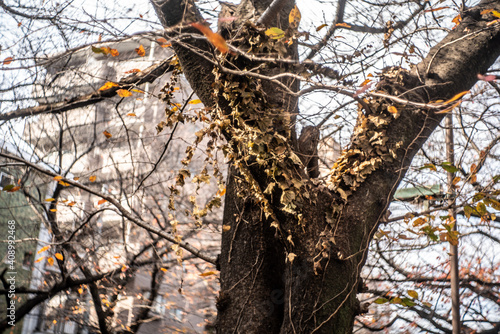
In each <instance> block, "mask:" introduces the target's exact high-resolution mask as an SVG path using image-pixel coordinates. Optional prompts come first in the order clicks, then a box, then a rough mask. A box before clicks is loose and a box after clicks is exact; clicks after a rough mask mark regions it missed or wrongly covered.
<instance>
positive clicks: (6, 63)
mask: <svg viewBox="0 0 500 334" xmlns="http://www.w3.org/2000/svg"><path fill="white" fill-rule="evenodd" d="M13 60H14V58H12V57H7V58H5V59H4V60H3V64H4V65H9V64H10V63H12V61H13Z"/></svg>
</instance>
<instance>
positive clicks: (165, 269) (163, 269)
mask: <svg viewBox="0 0 500 334" xmlns="http://www.w3.org/2000/svg"><path fill="white" fill-rule="evenodd" d="M160 269H161V271H163V272H164V273H166V272H167V271H168V270H167V268H160Z"/></svg>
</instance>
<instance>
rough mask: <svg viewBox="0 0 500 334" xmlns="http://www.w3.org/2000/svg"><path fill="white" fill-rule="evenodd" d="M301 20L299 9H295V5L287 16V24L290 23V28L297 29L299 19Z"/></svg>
mask: <svg viewBox="0 0 500 334" xmlns="http://www.w3.org/2000/svg"><path fill="white" fill-rule="evenodd" d="M301 18H302V15H301V14H300V11H299V9H298V8H297V5H295V6H294V7H293V8H292V10H291V11H290V14H289V15H288V23H290V26H291V27H292V28H295V29H296V28H298V27H299V24H300V19H301Z"/></svg>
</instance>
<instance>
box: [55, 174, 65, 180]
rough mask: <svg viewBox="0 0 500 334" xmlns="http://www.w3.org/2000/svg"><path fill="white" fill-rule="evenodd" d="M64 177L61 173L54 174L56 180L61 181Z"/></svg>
mask: <svg viewBox="0 0 500 334" xmlns="http://www.w3.org/2000/svg"><path fill="white" fill-rule="evenodd" d="M62 179H63V177H62V176H61V175H57V176H54V178H53V180H55V181H59V180H62Z"/></svg>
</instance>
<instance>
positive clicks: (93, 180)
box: [89, 175, 97, 182]
mask: <svg viewBox="0 0 500 334" xmlns="http://www.w3.org/2000/svg"><path fill="white" fill-rule="evenodd" d="M96 179H97V177H96V176H95V175H92V176H90V177H89V181H90V182H95V180H96Z"/></svg>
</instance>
